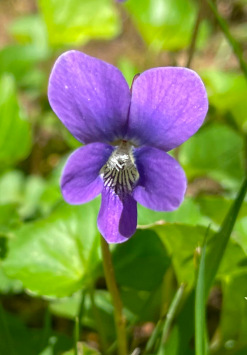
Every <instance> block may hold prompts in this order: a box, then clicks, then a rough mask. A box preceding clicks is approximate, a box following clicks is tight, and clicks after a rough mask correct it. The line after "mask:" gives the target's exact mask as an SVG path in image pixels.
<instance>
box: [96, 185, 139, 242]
mask: <svg viewBox="0 0 247 355" xmlns="http://www.w3.org/2000/svg"><path fill="white" fill-rule="evenodd" d="M136 225H137V207H136V201H135V200H134V199H133V197H132V196H130V195H125V196H124V198H120V197H119V196H118V195H116V194H115V193H113V191H112V190H111V189H106V188H104V189H103V191H102V201H101V207H100V211H99V216H98V228H99V231H100V233H101V234H102V236H103V237H104V238H105V240H106V241H107V243H123V242H125V241H126V240H128V239H129V238H130V237H131V236H132V235H133V234H134V233H135V230H136Z"/></svg>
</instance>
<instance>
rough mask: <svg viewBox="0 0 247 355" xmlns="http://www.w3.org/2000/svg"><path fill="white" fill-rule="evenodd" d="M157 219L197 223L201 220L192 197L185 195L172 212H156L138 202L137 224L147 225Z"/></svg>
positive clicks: (155, 221)
mask: <svg viewBox="0 0 247 355" xmlns="http://www.w3.org/2000/svg"><path fill="white" fill-rule="evenodd" d="M159 221H164V222H170V223H172V222H179V223H187V224H192V225H194V224H199V223H202V222H203V217H202V215H201V214H200V210H199V208H198V206H197V205H196V203H195V202H194V200H193V199H192V198H189V197H186V198H185V200H184V201H183V203H182V204H181V206H180V207H179V208H178V209H177V210H175V211H172V212H156V211H153V210H149V209H147V208H145V207H143V206H142V205H139V204H138V225H139V226H142V228H143V227H145V226H147V227H149V226H150V225H152V224H154V223H157V222H159Z"/></svg>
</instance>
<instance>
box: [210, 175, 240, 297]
mask: <svg viewBox="0 0 247 355" xmlns="http://www.w3.org/2000/svg"><path fill="white" fill-rule="evenodd" d="M246 190H247V179H245V180H244V182H243V184H242V186H241V188H240V190H239V193H238V195H237V197H236V199H235V201H234V203H233V204H232V206H231V208H230V210H229V212H228V214H227V215H226V217H225V219H224V222H223V224H222V226H221V228H220V230H219V231H218V232H217V233H216V234H215V235H214V237H213V238H212V239H211V240H209V243H208V252H207V257H206V269H207V273H206V276H205V290H206V291H205V292H206V294H208V292H209V289H210V287H211V286H212V283H213V280H214V278H215V275H216V273H217V271H218V268H219V265H220V262H221V260H222V257H223V255H224V253H225V249H226V246H227V244H228V241H229V238H230V235H231V232H232V229H233V226H234V224H235V221H236V219H237V216H238V213H239V210H240V208H241V205H242V203H243V200H244V197H245V195H246Z"/></svg>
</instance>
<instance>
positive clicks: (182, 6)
mask: <svg viewBox="0 0 247 355" xmlns="http://www.w3.org/2000/svg"><path fill="white" fill-rule="evenodd" d="M125 6H126V8H127V9H128V11H129V12H130V14H131V15H132V19H133V21H134V23H135V25H136V27H137V28H138V30H139V31H140V33H141V35H142V37H143V39H144V40H145V41H146V42H147V44H148V45H150V47H152V49H154V50H158V51H160V50H162V49H165V50H178V49H182V48H185V47H187V46H188V45H189V43H190V40H191V32H192V28H193V25H194V23H195V16H196V13H197V9H196V6H195V5H194V4H193V3H192V2H190V1H184V0H166V1H163V0H142V1H136V0H128V1H127V2H126V5H125ZM206 32H207V28H206V26H205V24H202V26H201V29H200V33H199V41H201V40H203V38H205V37H206Z"/></svg>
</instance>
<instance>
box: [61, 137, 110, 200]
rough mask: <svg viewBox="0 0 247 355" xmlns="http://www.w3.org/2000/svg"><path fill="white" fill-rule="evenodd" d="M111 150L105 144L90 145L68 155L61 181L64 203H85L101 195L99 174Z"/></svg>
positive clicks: (101, 183)
mask: <svg viewBox="0 0 247 355" xmlns="http://www.w3.org/2000/svg"><path fill="white" fill-rule="evenodd" d="M112 150H113V148H112V147H111V146H109V145H107V144H103V143H92V144H89V145H86V146H85V147H81V148H78V149H77V150H76V151H75V152H74V153H72V154H71V155H70V157H69V159H68V160H67V163H66V165H65V167H64V170H63V173H62V179H61V189H62V194H63V197H64V199H65V201H67V202H68V203H70V204H81V203H86V202H89V201H91V200H92V199H94V198H95V197H96V196H97V195H99V194H100V193H101V191H102V188H103V180H102V178H101V176H100V175H99V172H100V169H101V168H102V166H103V165H104V164H105V163H106V162H107V160H108V158H109V156H110V155H111V153H112Z"/></svg>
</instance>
